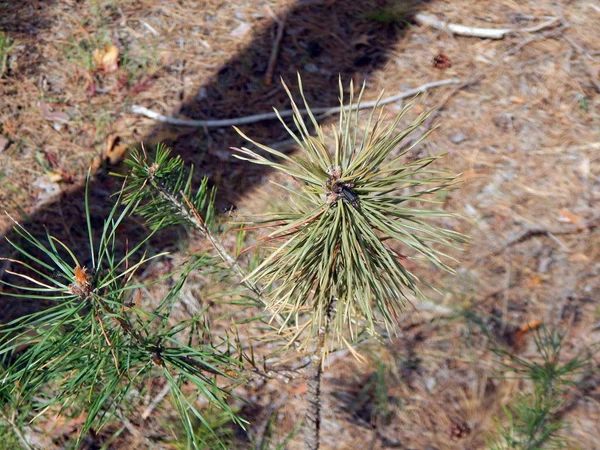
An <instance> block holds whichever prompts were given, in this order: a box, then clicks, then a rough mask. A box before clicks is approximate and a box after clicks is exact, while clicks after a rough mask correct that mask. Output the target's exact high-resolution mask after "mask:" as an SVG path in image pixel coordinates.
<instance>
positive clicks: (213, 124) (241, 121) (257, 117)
mask: <svg viewBox="0 0 600 450" xmlns="http://www.w3.org/2000/svg"><path fill="white" fill-rule="evenodd" d="M459 83H460V80H459V79H457V78H449V79H446V80H440V81H432V82H430V83H425V84H422V85H421V86H419V87H417V88H415V89H410V90H408V91H405V92H400V93H399V94H396V95H392V96H391V97H386V98H383V99H381V100H380V101H379V102H377V101H372V102H364V103H361V104H360V105H349V106H344V107H343V108H342V107H341V106H337V107H323V108H313V109H312V110H311V111H312V112H313V114H317V115H323V116H328V115H330V114H336V113H339V112H340V111H342V109H343V110H344V111H355V110H357V109H368V108H374V107H375V106H378V105H385V104H388V103H394V102H397V101H398V100H403V99H405V98H408V97H412V96H414V95H417V94H420V93H422V92H425V91H428V90H430V89H433V88H437V87H441V86H448V85H450V84H459ZM130 111H131V112H132V113H134V114H140V115H142V116H145V117H148V118H150V119H154V120H157V121H159V122H164V123H168V124H170V125H177V126H182V127H199V128H202V127H205V128H223V127H231V126H240V125H247V124H250V123H256V122H262V121H265V120H274V119H277V114H276V113H274V112H271V113H261V114H253V115H251V116H245V117H239V118H236V119H215V120H193V119H179V118H177V117H171V116H165V115H163V114H160V113H157V112H156V111H152V110H150V109H148V108H144V107H143V106H140V105H132V106H131V109H130ZM298 112H299V113H300V114H307V112H308V111H307V110H306V109H300V110H298ZM279 115H280V116H281V117H282V118H285V117H291V116H293V115H294V111H293V110H291V109H287V110H285V111H281V112H280V113H279Z"/></svg>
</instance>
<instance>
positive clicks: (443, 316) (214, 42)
mask: <svg viewBox="0 0 600 450" xmlns="http://www.w3.org/2000/svg"><path fill="white" fill-rule="evenodd" d="M408 3H409V2H402V1H395V2H391V1H390V2H386V1H375V0H373V1H371V0H368V1H364V2H344V1H335V0H323V1H320V0H301V1H298V2H293V1H291V0H270V1H268V2H258V1H251V2H241V1H235V0H234V1H230V2H222V1H219V0H205V1H203V2H196V1H192V0H182V1H179V2H161V1H157V0H124V1H118V2H117V1H114V0H95V1H91V0H90V1H81V2H80V1H75V0H49V1H35V0H23V1H21V2H11V1H8V2H7V1H0V33H1V34H0V38H1V40H0V209H2V210H5V211H7V212H8V213H9V214H10V215H11V216H12V217H13V218H15V219H16V220H19V221H21V222H22V223H24V224H25V225H26V226H27V224H31V225H32V226H41V225H45V226H48V227H49V229H50V230H51V231H53V232H57V233H59V235H61V236H62V237H63V238H64V240H65V242H68V241H69V236H70V233H73V234H76V230H78V229H80V228H84V222H83V217H84V216H83V213H82V211H83V207H82V205H83V200H82V198H83V197H82V196H83V186H84V184H85V178H86V174H87V172H88V168H89V167H92V185H93V190H94V192H95V195H96V197H95V199H96V200H95V201H96V202H97V203H96V204H95V205H94V207H95V208H96V209H97V210H98V211H99V214H102V211H105V212H106V211H108V210H109V209H110V204H109V202H110V198H109V196H110V194H112V193H114V192H115V191H116V190H117V189H118V187H119V184H120V181H119V180H118V179H114V178H113V177H110V176H105V175H104V174H106V173H108V172H110V171H122V170H123V169H122V160H123V158H124V155H125V153H126V151H127V150H128V149H130V148H132V147H135V146H139V143H140V142H145V143H146V146H148V147H151V146H153V145H156V144H157V143H159V142H164V143H166V144H167V145H168V146H169V147H171V148H172V149H173V151H174V152H175V153H177V154H179V155H181V156H182V157H183V158H184V159H185V160H186V161H187V162H190V163H194V165H195V167H196V170H197V171H198V172H199V173H201V174H202V175H207V176H209V177H210V179H211V181H212V182H213V183H214V184H215V185H216V186H217V187H218V189H219V203H220V205H221V206H222V207H223V208H224V209H225V210H227V209H228V208H229V205H232V204H235V205H236V206H237V212H236V214H239V215H240V216H243V215H244V214H256V213H258V212H263V211H264V210H265V209H268V208H269V207H270V206H272V203H273V202H272V199H273V198H276V196H279V197H278V198H282V197H281V195H283V194H281V193H280V192H279V193H278V192H276V191H275V188H274V187H273V186H272V184H271V183H269V181H270V180H272V179H274V178H275V176H274V175H273V174H270V173H269V172H267V171H265V170H263V169H261V168H260V167H254V166H251V165H249V164H246V163H244V162H242V161H239V160H236V159H234V158H233V157H232V156H231V151H230V150H229V149H230V147H232V146H240V145H243V144H244V143H243V141H242V140H241V139H240V138H239V136H238V135H237V134H236V133H235V131H233V129H232V128H231V127H216V128H209V127H186V126H171V125H168V124H165V123H163V122H160V121H156V120H154V119H151V118H148V117H145V116H143V115H140V114H135V113H133V112H132V109H131V107H132V106H133V105H138V106H143V107H145V108H149V109H150V110H153V111H156V112H158V113H161V114H164V115H167V116H171V117H178V118H189V119H228V118H238V117H243V116H248V115H251V114H255V113H260V112H269V111H271V110H272V107H276V108H278V109H280V110H281V109H288V108H289V100H288V98H287V96H286V94H285V91H284V90H283V88H282V84H281V82H280V78H283V79H284V80H285V81H286V83H287V84H288V85H290V86H292V87H294V88H295V87H296V86H297V79H296V73H300V75H301V76H302V80H303V86H304V89H305V92H306V94H307V101H308V103H309V104H310V105H311V106H312V107H327V106H337V105H338V77H339V76H341V79H342V82H343V83H344V85H345V86H347V85H348V83H349V81H350V80H353V81H354V83H355V84H356V85H360V84H362V83H363V82H364V83H365V84H366V91H365V99H366V100H372V99H375V98H377V96H378V95H379V94H380V92H381V91H382V90H384V91H385V94H384V95H386V96H387V95H393V94H396V93H399V92H403V91H407V90H409V89H413V88H416V87H418V86H421V85H423V84H425V83H430V82H436V81H440V80H445V79H456V80H458V81H457V82H456V83H455V84H448V85H446V86H440V87H436V88H432V89H430V90H428V91H427V92H426V93H425V94H424V95H422V96H420V97H418V98H417V99H416V102H415V106H414V107H413V112H411V113H410V114H409V115H411V117H414V116H415V115H416V114H417V113H419V112H422V111H424V110H426V109H430V108H433V111H434V115H433V116H432V120H431V121H429V122H428V124H427V125H428V126H430V127H431V128H433V131H432V132H431V134H430V135H429V136H428V137H427V139H426V140H425V141H424V142H422V143H420V144H419V145H418V146H417V147H416V148H414V149H412V150H411V154H410V156H411V157H416V156H428V155H436V154H439V153H445V152H447V155H446V156H445V157H444V158H442V159H441V160H440V161H438V162H437V164H438V166H439V167H440V168H444V169H448V170H451V171H453V172H455V173H460V174H461V175H460V183H459V184H458V185H457V186H456V187H455V188H454V189H453V190H452V191H451V192H449V194H448V196H447V197H446V198H445V199H444V205H443V207H444V209H445V210H447V211H451V212H455V213H457V214H458V215H459V216H460V219H455V220H449V221H447V222H446V223H445V225H446V226H449V227H452V228H453V229H455V230H457V231H460V232H462V233H464V234H466V235H468V236H469V237H470V243H469V244H468V245H467V246H466V247H465V249H464V251H463V252H462V253H460V254H458V253H457V254H456V255H454V256H455V257H456V258H457V259H458V260H459V262H458V263H455V264H454V267H455V268H456V274H453V275H451V274H443V273H439V272H436V271H434V270H433V269H432V268H431V267H415V269H414V270H415V273H416V274H417V275H418V276H419V277H421V278H423V279H424V280H426V281H430V282H434V284H436V286H437V287H438V288H439V291H440V293H431V295H430V296H429V297H430V301H431V303H426V304H423V305H416V310H415V311H411V312H407V313H405V314H404V315H403V316H402V317H400V319H399V328H398V330H397V331H398V333H397V335H396V336H392V337H390V338H389V339H388V340H383V341H377V342H375V341H372V342H369V343H367V344H363V345H362V346H361V347H360V348H359V349H358V351H359V352H360V353H361V354H362V355H363V356H364V357H365V358H367V361H368V363H360V362H358V361H357V360H356V359H355V358H354V357H353V355H352V354H350V353H348V352H343V351H340V352H337V353H334V354H332V356H331V358H330V361H329V363H328V365H327V366H326V368H325V375H324V385H323V389H324V393H323V397H324V399H325V400H324V406H323V426H322V440H323V448H331V449H334V448H335V449H353V448H358V447H359V445H358V444H359V443H360V447H364V448H373V449H379V448H406V449H482V448H488V445H489V441H490V439H491V440H493V439H494V436H497V434H498V429H499V426H500V425H499V424H501V423H504V424H505V425H506V424H507V420H506V414H505V412H504V408H505V407H508V408H510V407H511V406H512V405H515V404H517V402H518V401H520V400H519V399H520V398H522V397H521V396H522V395H523V394H524V393H527V392H531V389H532V386H531V384H530V383H528V382H526V381H523V380H519V379H515V378H511V377H508V376H506V375H508V374H509V372H508V371H507V370H506V368H504V367H503V366H502V364H501V363H503V362H505V363H508V362H510V361H509V360H508V359H506V357H504V359H503V358H502V357H499V356H498V354H497V352H494V350H498V349H501V350H505V351H507V352H508V353H510V354H512V355H515V356H518V357H520V358H523V359H524V360H527V361H539V351H538V349H537V348H536V345H535V342H534V336H535V332H534V331H532V330H531V328H539V327H540V326H542V327H545V328H547V329H548V330H558V331H560V332H561V334H562V335H564V342H563V348H562V352H561V355H560V358H561V361H566V360H568V359H569V358H572V357H573V356H574V355H577V354H587V353H586V352H588V351H589V352H591V351H592V347H593V344H594V343H595V342H598V340H599V339H600V325H599V323H600V231H599V225H600V216H599V211H600V208H599V205H600V31H599V30H600V4H599V3H598V2H597V1H594V0H588V1H586V0H576V1H569V0H561V1H551V0H541V1H540V0H538V1H533V0H525V1H521V2H515V1H512V0H498V1H494V2H475V1H471V0H454V1H442V0H431V1H426V0H423V1H420V2H410V4H408ZM415 14H421V15H423V14H427V15H434V16H436V17H437V18H438V19H441V20H444V21H446V22H449V23H453V24H463V25H468V26H472V27H481V28H486V29H499V28H507V29H511V30H515V31H512V32H510V33H506V34H505V35H504V37H503V38H501V39H486V38H481V37H474V36H460V35H457V34H452V33H450V32H449V31H448V30H446V29H442V30H439V29H435V28H434V27H432V26H428V25H425V24H422V22H420V21H418V20H415ZM279 24H281V25H279ZM279 26H281V27H282V31H283V34H282V38H281V41H280V47H279V49H278V52H276V59H275V63H274V66H273V70H272V74H270V73H269V72H270V71H269V69H268V61H269V58H270V57H271V55H272V53H273V44H274V42H276V41H277V30H278V27H279ZM295 92H297V91H295ZM401 107H402V103H393V104H390V105H388V108H387V110H388V111H389V112H390V113H394V112H398V111H399V110H400V109H401ZM390 115H391V114H390ZM366 117H368V112H365V119H366ZM323 123H325V124H327V123H334V120H332V119H328V118H324V119H323ZM242 129H243V131H244V132H245V133H246V134H247V135H249V136H251V137H252V138H253V139H255V140H257V141H259V142H265V143H273V142H279V141H282V140H284V139H285V131H284V130H282V127H281V126H280V124H279V123H278V122H276V121H263V122H259V123H256V124H253V125H248V126H244V127H242ZM283 200H285V199H284V198H283ZM104 202H106V203H104ZM10 223H11V222H10V219H9V218H8V216H6V215H2V216H0V232H2V234H3V235H7V236H8V235H10V233H11V232H10ZM71 237H72V236H71ZM191 239H192V238H191V237H190V241H189V242H188V245H189V247H191V248H195V249H198V248H206V245H205V244H203V243H202V242H200V241H197V242H196V241H194V242H192V241H191ZM2 245H4V244H2ZM176 248H181V246H177V245H172V246H171V247H170V248H168V249H169V250H172V249H176ZM0 250H1V251H7V250H6V247H2V246H0ZM175 251H177V250H175ZM2 270H4V269H2V268H0V271H2ZM1 275H2V272H0V276H1ZM192 282H193V280H192ZM11 308H12V309H14V308H15V306H14V304H13V303H10V304H7V303H6V302H5V303H3V304H0V311H1V312H2V313H3V314H5V315H7V314H11V313H14V311H11ZM17 309H18V306H17ZM596 364H597V363H596ZM578 381H582V380H578ZM599 384H600V372H599V371H596V372H595V373H593V374H591V375H588V376H587V378H586V379H585V382H584V383H580V384H578V385H577V386H575V387H573V388H571V389H570V390H568V391H566V392H564V393H563V394H561V401H562V402H563V403H562V405H563V406H562V408H560V409H559V411H558V412H557V414H556V417H554V418H553V419H556V420H558V419H560V420H561V421H562V422H563V425H564V428H563V429H562V430H561V431H560V434H561V435H562V436H564V437H567V438H568V439H569V440H568V442H569V444H568V445H567V446H568V448H577V449H590V450H591V449H595V448H598V438H599V437H600V404H599V403H598V400H599V396H600V391H599V390H598V388H597V386H598V385H599ZM305 389H306V384H305V382H304V381H302V380H301V379H299V380H295V381H293V382H291V383H288V384H284V383H282V382H279V381H277V380H274V381H269V382H268V383H263V384H261V385H260V386H258V385H257V386H252V387H247V388H245V390H239V391H236V393H237V394H238V395H240V396H242V397H245V398H246V399H247V400H248V402H249V405H251V407H250V406H246V407H245V408H246V413H247V414H248V416H249V417H252V423H251V426H250V428H249V434H250V435H252V436H254V442H255V443H256V442H258V441H261V439H262V440H264V439H265V436H264V434H265V429H266V428H267V424H269V427H268V428H269V430H270V431H269V433H270V439H271V442H280V441H282V440H283V439H284V438H285V436H287V435H288V434H290V433H291V432H292V431H293V430H294V429H295V427H297V426H298V425H299V423H300V422H301V421H302V408H303V407H304V406H303V401H302V394H303V392H304V391H305ZM164 411H165V409H158V410H157V411H156V412H155V414H156V415H159V414H161V413H164ZM165 414H168V413H165ZM155 420H159V419H158V418H155ZM131 421H132V423H133V426H135V427H137V429H138V431H139V433H141V434H142V435H146V436H150V435H152V433H153V432H152V430H151V429H149V427H148V425H147V423H145V422H144V421H141V420H140V421H136V420H135V419H132V420H131ZM61 427H62V428H61ZM61 427H58V428H59V429H60V430H61V432H63V434H64V433H65V430H67V429H68V427H67V426H66V425H65V424H62V425H61ZM73 427H74V429H75V427H76V424H73ZM54 433H56V431H54ZM120 439H122V441H117V443H118V442H121V444H122V446H125V445H128V446H131V445H135V443H133V444H132V441H133V442H135V436H134V435H131V436H129V440H128V439H126V438H125V437H122V438H120ZM240 439H241V440H240V442H239V447H240V448H244V446H245V445H249V444H244V442H245V441H244V440H243V439H242V438H240ZM244 439H245V438H244ZM126 441H128V443H127V444H126V443H125V442H126ZM113 445H115V447H114V448H118V446H117V444H113ZM157 445H159V444H157ZM253 445H255V444H253ZM256 445H258V444H256ZM300 446H301V437H300V435H296V436H295V437H293V438H292V439H291V440H290V441H289V442H288V443H287V444H286V445H285V448H300ZM159 447H160V445H159ZM137 448H139V447H137ZM164 448H172V447H170V446H169V445H167V444H165V447H164ZM173 448H174V447H173ZM256 448H261V447H256Z"/></svg>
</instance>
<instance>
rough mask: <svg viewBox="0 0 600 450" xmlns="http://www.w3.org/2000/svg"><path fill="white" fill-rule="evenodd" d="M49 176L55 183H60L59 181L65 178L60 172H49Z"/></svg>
mask: <svg viewBox="0 0 600 450" xmlns="http://www.w3.org/2000/svg"><path fill="white" fill-rule="evenodd" d="M48 178H49V179H50V181H52V182H53V183H58V182H59V181H62V180H63V176H62V174H61V173H59V172H50V173H48Z"/></svg>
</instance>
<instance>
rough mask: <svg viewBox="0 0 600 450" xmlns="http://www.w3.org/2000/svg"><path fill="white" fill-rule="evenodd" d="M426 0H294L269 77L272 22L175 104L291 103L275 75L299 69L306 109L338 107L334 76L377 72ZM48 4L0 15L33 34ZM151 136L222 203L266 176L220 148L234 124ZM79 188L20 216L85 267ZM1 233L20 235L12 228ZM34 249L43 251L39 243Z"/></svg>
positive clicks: (104, 211) (159, 246)
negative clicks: (206, 182) (24, 17)
mask: <svg viewBox="0 0 600 450" xmlns="http://www.w3.org/2000/svg"><path fill="white" fill-rule="evenodd" d="M425 3H427V1H426V0H425V1H410V2H398V1H395V2H392V1H391V0H389V1H388V0H386V1H381V0H379V1H378V0H367V1H363V2H347V1H344V0H338V1H335V0H323V1H319V0H302V1H299V2H298V3H297V4H296V5H295V6H293V7H292V8H291V9H290V10H289V11H288V12H287V14H286V17H285V32H284V35H283V39H282V42H281V49H280V53H279V57H278V60H277V65H276V70H275V72H274V77H273V80H274V81H273V83H272V84H270V85H266V84H265V82H264V76H265V72H266V71H267V65H268V60H269V56H270V54H271V51H272V50H271V49H272V43H273V39H274V36H275V33H276V29H277V23H276V22H275V21H272V22H271V24H270V25H269V26H268V27H266V28H265V29H262V30H259V31H258V32H257V33H255V35H254V37H253V39H252V41H251V42H250V43H249V45H248V46H247V47H246V48H245V49H244V50H243V51H242V52H240V53H239V54H238V55H236V56H235V57H234V58H232V59H231V60H230V61H228V62H227V63H226V64H225V65H224V66H223V67H222V68H221V69H220V71H219V72H218V74H217V75H216V76H215V77H214V78H213V79H212V80H211V81H210V82H209V83H207V84H206V85H205V86H203V87H202V88H201V89H200V92H199V94H200V95H198V96H197V97H196V98H197V100H194V101H193V102H190V103H186V104H184V105H183V106H182V108H181V112H182V114H184V115H185V116H187V117H191V118H198V119H206V118H214V119H219V118H233V117H242V116H246V115H251V114H256V113H257V112H268V111H271V108H272V107H276V108H278V109H287V108H288V107H289V101H288V98H287V95H286V94H285V91H284V89H283V87H282V85H281V83H280V82H279V79H280V77H281V78H283V79H284V80H285V81H286V83H287V84H288V85H290V86H292V89H293V90H294V91H295V92H297V91H296V90H295V89H294V87H295V86H297V81H296V76H297V73H300V74H301V76H302V79H303V84H304V86H305V90H306V97H307V101H308V102H309V104H310V105H311V107H322V106H331V105H336V104H338V90H337V86H338V76H341V77H342V80H343V81H344V84H346V85H347V83H348V82H349V80H350V79H352V80H354V81H355V83H362V82H363V81H365V80H367V81H368V79H369V77H370V76H371V75H372V74H374V73H375V71H377V70H378V69H380V68H382V67H383V66H384V65H385V64H386V63H387V62H388V60H389V49H390V48H391V47H392V46H393V45H394V44H396V43H397V42H398V40H400V39H401V38H402V36H403V32H404V29H405V28H406V27H407V26H408V25H409V23H410V15H411V14H414V13H415V12H417V11H418V10H419V6H421V5H423V4H425ZM391 5H393V8H392V6H391ZM0 6H2V4H0ZM47 7H49V4H48V3H47V2H35V1H24V2H22V3H21V4H12V5H9V6H6V5H5V6H3V9H5V10H6V8H9V10H10V13H11V14H10V15H8V14H7V15H5V16H4V19H3V20H2V26H3V29H4V30H5V32H7V33H8V34H11V33H30V34H31V33H34V34H35V33H39V32H41V31H42V30H43V29H44V28H45V27H46V26H47V24H45V23H44V20H43V10H42V9H40V8H47ZM19 8H21V10H19ZM32 8H33V10H35V9H36V8H38V9H40V13H39V14H38V15H37V16H36V17H38V21H37V22H36V23H29V22H28V21H21V20H20V19H19V14H20V11H21V12H24V11H25V10H26V9H27V13H28V17H31V11H32ZM389 8H392V10H390V9H389ZM385 11H388V12H385ZM389 11H392V13H391V14H390V13H389ZM407 11H408V12H407ZM392 18H393V20H388V19H392ZM7 21H8V22H7ZM150 106H151V105H150ZM243 131H244V132H245V133H246V134H247V135H249V136H251V137H252V138H254V139H256V140H258V141H260V142H265V143H272V142H277V141H279V140H281V139H285V137H286V136H285V133H284V131H283V129H282V127H281V125H280V124H279V123H278V122H277V121H265V122H260V123H257V124H254V125H251V126H246V127H243ZM157 136H169V137H170V138H169V140H168V141H166V142H165V143H166V144H167V145H168V146H169V147H171V148H172V149H173V152H174V153H175V154H179V155H181V156H182V158H183V159H184V160H185V161H186V162H187V163H193V164H194V165H195V167H196V173H197V174H198V175H200V176H203V175H207V176H209V177H210V179H211V181H212V183H213V184H214V185H216V186H217V188H218V192H219V203H220V204H221V205H227V204H231V203H235V202H236V201H237V200H238V199H239V198H240V197H242V196H244V195H246V194H247V193H248V192H249V191H250V190H251V189H252V188H253V187H254V186H256V185H258V184H260V183H262V182H263V180H264V177H265V176H266V175H267V173H266V172H265V169H263V168H262V167H261V166H256V165H251V164H248V163H245V162H243V161H238V160H232V159H231V158H230V157H228V156H227V155H225V156H224V154H223V150H227V149H228V148H229V147H231V146H240V145H243V144H244V142H243V141H242V140H241V139H240V138H239V136H237V134H236V133H235V131H234V130H233V129H218V130H201V129H195V128H178V127H171V126H167V125H164V124H157V125H156V127H155V129H154V130H153V131H152V132H151V133H150V134H149V135H148V136H147V141H148V142H156V141H157ZM109 170H122V167H121V168H114V167H113V168H106V167H104V168H102V169H101V170H100V171H99V172H98V173H97V174H95V176H94V177H93V179H92V181H91V184H90V205H91V207H90V209H91V211H90V213H91V221H92V226H93V229H94V230H97V231H98V233H99V232H100V231H101V229H102V224H103V221H104V219H105V218H106V217H107V215H108V212H109V211H110V209H111V206H112V205H113V203H114V198H112V197H111V196H112V195H113V194H114V193H115V192H117V191H118V189H119V187H120V183H121V181H120V180H119V179H115V178H114V177H112V176H110V175H107V172H108V171H109ZM84 196H85V191H84V188H83V187H77V188H75V189H71V190H69V191H65V192H63V193H62V195H61V196H60V198H58V199H57V200H56V201H55V202H54V203H52V204H48V205H46V206H44V207H42V208H40V209H39V210H38V211H36V213H35V214H34V215H32V216H31V217H29V218H28V219H27V220H26V221H24V222H23V223H22V225H23V226H24V227H25V228H26V229H27V230H29V231H30V232H32V233H33V234H34V235H36V236H38V237H40V238H41V237H42V236H44V235H45V234H46V232H47V231H48V232H49V233H50V234H52V235H54V236H56V237H57V238H58V239H60V240H61V241H62V242H64V243H65V244H66V245H67V246H69V248H71V249H72V250H73V251H74V253H75V255H76V257H77V258H78V260H79V262H80V263H81V264H82V265H86V264H89V256H87V255H89V251H88V239H87V227H86V222H85V208H84V205H85V203H84ZM144 234H145V230H144V227H143V224H142V223H141V222H140V221H138V220H136V219H135V218H133V219H131V220H129V221H128V222H127V225H126V226H125V227H124V232H123V233H122V234H120V235H119V236H118V239H119V240H120V245H121V247H122V248H125V247H126V246H128V247H129V248H131V247H132V245H134V243H135V241H136V240H137V239H139V238H140V236H143V235H144ZM184 235H185V233H183V232H182V230H171V231H169V232H167V233H163V234H162V235H161V236H160V237H159V238H157V239H155V240H154V241H153V243H152V247H153V249H154V251H163V250H169V249H172V248H173V245H176V244H178V242H177V241H180V240H181V236H184ZM6 237H7V238H9V239H10V240H12V241H19V237H18V236H17V235H15V233H14V232H10V233H9V234H8V235H7V236H6ZM30 251H31V252H32V254H33V255H35V256H39V252H38V251H36V250H35V249H30ZM0 255H3V256H10V257H14V256H15V252H14V250H13V249H12V248H11V247H10V246H9V245H8V244H7V242H6V240H5V239H2V242H0ZM13 266H14V265H13ZM11 268H13V269H14V267H11V264H10V263H7V262H4V264H3V265H0V277H3V278H5V279H6V278H7V273H6V271H7V270H10V269H11ZM5 289H6V288H5ZM26 311H31V305H30V304H28V303H25V302H23V301H16V300H15V299H14V298H11V297H6V296H2V297H0V318H1V319H0V320H3V321H7V320H9V319H10V318H13V317H15V316H16V315H19V314H23V313H24V312H26Z"/></svg>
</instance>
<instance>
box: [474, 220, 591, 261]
mask: <svg viewBox="0 0 600 450" xmlns="http://www.w3.org/2000/svg"><path fill="white" fill-rule="evenodd" d="M599 221H600V214H597V215H595V216H594V217H592V218H591V219H589V220H586V221H585V222H583V223H580V224H576V225H570V226H565V227H561V228H545V227H534V228H529V229H527V230H525V231H523V232H522V233H520V234H519V235H518V236H517V237H515V238H513V239H511V240H510V241H508V242H507V243H506V244H504V245H503V246H502V247H500V248H499V249H497V250H494V251H492V252H490V253H488V254H487V255H486V256H485V257H486V258H487V257H490V256H495V255H498V254H500V253H502V252H503V251H504V250H506V249H507V248H509V247H512V246H514V245H517V244H520V243H522V242H525V241H527V240H529V239H531V238H534V237H536V236H549V237H550V238H554V236H557V235H568V234H577V233H581V232H582V231H584V230H592V229H594V228H596V227H598V226H600V224H599V223H598V222H599Z"/></svg>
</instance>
